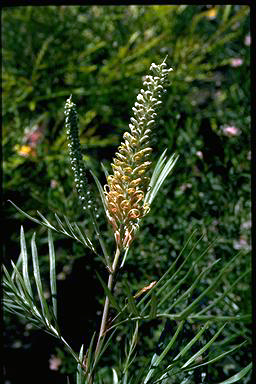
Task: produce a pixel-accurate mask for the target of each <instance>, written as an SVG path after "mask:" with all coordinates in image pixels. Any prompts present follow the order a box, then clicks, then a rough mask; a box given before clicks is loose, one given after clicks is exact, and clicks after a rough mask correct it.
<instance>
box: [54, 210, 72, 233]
mask: <svg viewBox="0 0 256 384" xmlns="http://www.w3.org/2000/svg"><path fill="white" fill-rule="evenodd" d="M54 215H55V217H56V220H57V222H58V224H59V227H60V228H61V231H62V232H63V233H64V234H65V235H68V236H70V235H69V234H68V232H67V231H66V229H65V227H64V226H63V223H62V221H61V220H60V218H59V216H58V215H57V213H54Z"/></svg>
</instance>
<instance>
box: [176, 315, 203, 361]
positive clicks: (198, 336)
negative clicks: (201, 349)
mask: <svg viewBox="0 0 256 384" xmlns="http://www.w3.org/2000/svg"><path fill="white" fill-rule="evenodd" d="M208 327H209V321H208V322H207V323H206V324H205V325H204V326H203V327H202V328H201V329H200V330H199V332H198V333H197V334H196V336H195V337H193V339H192V340H190V342H189V343H188V344H187V345H186V346H185V347H184V348H182V350H181V351H180V352H179V353H178V355H177V356H175V358H174V359H173V361H175V360H177V359H179V358H180V357H182V356H184V355H185V354H186V353H187V351H188V350H189V349H190V348H191V347H192V345H194V344H195V343H196V342H197V341H198V340H199V339H200V337H201V336H202V334H203V333H204V331H205V330H206V329H207V328H208Z"/></svg>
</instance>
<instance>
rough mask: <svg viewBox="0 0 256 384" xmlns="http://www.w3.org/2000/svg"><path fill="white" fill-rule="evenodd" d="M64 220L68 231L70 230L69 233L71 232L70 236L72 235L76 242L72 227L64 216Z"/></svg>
mask: <svg viewBox="0 0 256 384" xmlns="http://www.w3.org/2000/svg"><path fill="white" fill-rule="evenodd" d="M64 220H65V222H66V224H67V226H68V229H69V230H70V232H71V234H72V237H73V238H74V239H76V240H78V238H77V236H76V235H75V233H74V230H73V227H72V225H71V223H70V221H69V220H68V218H67V217H66V216H64Z"/></svg>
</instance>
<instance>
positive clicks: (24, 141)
mask: <svg viewBox="0 0 256 384" xmlns="http://www.w3.org/2000/svg"><path fill="white" fill-rule="evenodd" d="M2 42H3V77H2V78H3V106H2V125H3V134H2V140H3V141H2V146H3V203H4V210H5V224H4V225H5V230H6V233H8V236H6V239H5V242H4V248H3V251H4V252H3V259H4V262H5V263H6V264H7V265H8V264H9V263H10V259H13V260H16V259H17V257H18V255H19V229H20V225H21V224H23V225H24V229H25V234H26V237H27V239H28V240H29V239H30V238H31V235H32V232H33V231H34V230H36V231H37V233H38V235H37V239H38V240H37V241H38V245H39V248H40V251H39V252H40V253H41V263H42V269H43V270H44V271H45V272H46V271H47V268H48V267H47V247H46V243H47V232H46V231H45V229H43V228H40V227H38V226H37V225H36V224H34V223H32V222H29V221H28V220H27V219H25V218H24V217H22V216H21V215H20V213H18V212H17V211H15V209H14V208H13V207H12V206H11V204H10V203H9V202H7V200H8V199H11V200H13V201H14V202H15V203H16V204H17V205H18V206H20V207H21V208H22V209H23V210H24V211H26V212H27V213H29V214H31V215H32V216H36V210H39V211H40V212H42V213H43V214H45V215H46V216H47V217H49V218H52V217H54V212H56V213H57V214H59V215H60V216H62V215H63V214H65V215H66V216H67V217H68V218H69V219H70V220H73V221H77V222H80V223H82V225H84V227H86V226H87V224H88V220H87V218H86V217H84V215H83V212H81V206H80V204H79V201H78V198H77V194H76V191H75V189H74V183H73V175H72V171H71V168H70V165H69V158H68V149H67V139H66V134H65V129H64V113H63V109H64V104H65V100H66V99H67V98H68V97H69V95H70V94H71V93H72V95H73V100H74V101H75V103H76V104H77V107H78V115H79V127H80V134H81V143H82V148H83V153H84V160H85V164H86V167H88V168H90V169H92V170H93V171H94V172H95V173H96V175H97V176H98V177H99V178H100V180H101V182H102V184H104V183H105V179H104V174H103V172H102V169H101V165H100V163H101V162H103V163H104V165H105V166H106V167H107V168H108V169H109V170H110V162H111V159H112V157H113V155H114V153H115V151H116V149H117V146H118V145H119V143H120V141H121V138H122V134H123V133H124V132H125V130H127V128H128V123H129V118H130V116H131V108H132V106H133V104H134V102H135V100H136V95H137V94H138V92H139V90H140V88H141V86H142V77H143V76H145V75H146V74H147V73H148V70H149V67H150V64H151V63H152V62H155V63H157V64H158V63H160V62H161V61H162V60H163V59H164V57H165V56H166V55H168V59H167V63H168V66H171V67H172V68H173V72H171V74H170V87H169V89H168V92H167V93H166V95H165V96H164V100H165V102H164V103H163V106H162V108H161V111H160V117H159V120H158V125H157V128H156V131H155V135H154V137H153V140H152V146H153V148H154V154H153V157H154V159H155V160H156V159H157V158H158V157H159V155H160V153H162V151H163V150H164V149H165V148H168V151H169V154H171V153H172V152H173V151H177V152H178V153H179V154H180V158H179V160H178V163H177V165H176V167H175V171H174V173H173V175H172V176H171V177H169V178H168V181H166V182H165V184H164V186H163V188H162V191H161V192H160V193H159V195H158V197H157V199H156V200H155V201H154V204H153V206H152V209H151V213H150V215H148V216H147V217H145V219H144V220H143V224H142V228H141V231H140V233H139V234H138V239H137V240H136V242H135V243H134V247H133V249H132V251H131V252H130V255H129V258H128V259H127V267H126V270H125V272H124V275H125V276H126V277H128V278H129V281H130V283H131V286H132V289H134V290H137V289H138V288H141V287H143V286H144V285H146V284H148V283H150V282H151V281H153V280H156V279H158V278H159V276H160V275H161V274H162V273H164V271H165V270H166V268H167V266H168V265H169V263H170V262H171V261H172V260H173V259H174V258H175V257H176V256H177V254H178V252H179V251H180V249H181V248H182V245H183V244H184V242H185V240H186V239H187V238H188V236H189V234H190V233H191V231H192V229H193V228H194V227H195V225H196V226H199V227H200V230H201V231H202V232H203V233H205V235H206V236H205V240H204V241H202V247H203V246H205V242H206V241H211V240H213V239H215V238H217V239H218V241H217V243H216V245H215V247H214V255H215V257H222V258H224V259H228V258H230V257H231V256H232V255H233V254H234V253H235V252H237V251H238V250H240V249H242V250H250V230H251V229H250V228H251V216H250V211H251V203H250V158H251V151H250V44H251V41H250V8H249V7H248V6H241V5H217V6H206V5H168V6H163V5H159V6H158V5H150V6H135V5H130V6H120V5H119V6H64V5H63V6H36V7H35V6H26V7H6V8H4V9H3V12H2ZM89 179H90V178H89ZM90 181H91V184H92V186H91V188H92V190H93V191H95V194H96V202H97V203H98V204H99V205H100V199H99V196H98V193H97V190H96V188H95V186H94V185H93V180H91V179H90ZM101 227H102V231H103V233H104V236H105V238H106V241H107V244H108V246H109V249H111V247H113V244H114V242H113V239H112V235H111V231H110V230H109V229H108V228H107V226H106V224H105V221H104V214H103V211H102V210H101ZM54 239H55V244H56V252H57V257H58V259H57V260H58V270H57V272H58V283H59V287H58V288H59V292H60V295H59V301H60V302H61V303H60V313H61V314H62V316H61V320H62V322H63V324H62V326H63V329H64V332H66V334H67V338H68V339H69V340H73V345H74V346H75V347H76V348H77V349H78V348H80V345H81V343H82V342H85V343H86V344H87V343H88V340H89V338H90V336H91V335H92V332H93V330H94V326H95V322H96V323H97V322H98V321H99V318H100V317H99V315H100V310H101V307H102V303H103V299H102V293H103V292H102V289H101V287H99V283H98V281H97V279H96V276H95V273H94V269H95V268H97V269H98V270H100V271H102V273H104V267H103V266H102V265H101V262H100V260H97V258H95V257H94V256H93V255H91V254H90V252H89V251H88V250H84V248H82V247H81V246H80V245H79V244H77V243H74V242H72V241H71V240H69V239H66V238H63V237H62V236H60V235H56V234H55V235H54ZM112 249H113V248H112ZM204 262H205V261H204ZM249 263H250V256H248V255H247V256H246V257H245V258H244V259H242V260H240V261H239V263H238V264H237V265H236V266H235V271H233V272H232V276H231V277H230V278H231V281H232V280H234V279H235V278H236V276H237V275H238V274H239V273H241V271H243V270H244V269H245V267H246V266H247V265H248V264H249ZM85 277H86V279H85ZM85 280H86V281H85ZM227 284H228V282H227ZM249 285H250V281H243V282H241V283H240V285H239V286H238V287H237V289H236V292H235V294H234V296H235V299H236V300H237V301H238V302H239V306H240V308H241V310H245V311H246V310H247V312H248V311H250V300H251V299H250V288H249ZM88 287H90V290H89V294H88V293H87V292H88ZM117 289H118V286H117ZM119 289H121V288H120V287H119ZM70 314H72V316H70ZM5 324H6V326H5V331H4V335H5V350H6V362H5V368H4V369H5V371H6V384H7V381H9V382H10V383H17V382H18V378H19V379H20V378H21V377H24V379H25V377H26V381H27V383H29V382H34V381H33V379H34V376H33V375H32V373H31V372H29V367H30V362H31V365H33V367H35V368H36V369H37V370H38V369H42V375H43V372H45V373H44V375H45V376H44V377H45V378H46V379H48V380H50V381H48V382H58V383H62V382H63V383H64V382H66V378H65V374H68V373H69V372H70V371H71V370H72V368H73V365H72V362H71V361H70V359H69V358H68V357H67V356H66V354H63V353H62V351H61V350H60V349H58V348H57V349H56V348H55V346H54V344H53V343H52V342H51V341H50V340H49V339H47V336H43V338H42V336H41V334H40V333H38V332H37V331H35V330H33V329H30V327H29V326H26V327H24V322H23V321H22V320H18V319H16V318H13V317H9V316H8V315H6V316H5ZM74 328H75V329H74ZM244 333H245V334H247V333H249V326H245V329H244ZM158 337H159V334H158ZM147 338H148V340H147ZM144 339H145V340H146V344H147V346H145V347H143V346H142V344H141V350H140V351H139V356H141V359H142V362H143V356H144V355H145V354H147V353H151V352H152V351H153V347H154V345H155V344H154V342H155V341H156V342H157V338H156V336H154V332H153V331H152V330H149V329H145V333H144ZM143 348H145V349H143ZM112 352H113V353H109V354H107V355H106V357H105V360H103V365H104V364H106V365H107V364H112V363H113V362H114V363H116V361H117V360H118V356H116V355H118V346H117V345H116V346H113V351H112ZM245 354H246V351H244V352H243V351H241V353H240V355H239V353H237V356H234V357H233V358H230V360H227V361H225V362H222V364H220V368H219V371H213V373H212V378H213V381H212V382H216V381H217V380H219V378H220V377H221V378H222V376H223V378H225V377H226V376H225V375H228V376H230V375H232V374H234V373H235V372H236V371H237V370H238V369H239V368H240V367H242V366H243V364H244V362H245V360H246V359H248V357H245ZM21 356H23V357H24V359H25V360H26V363H24V362H23V360H22V362H21V360H20V359H21ZM35 356H36V357H37V360H36V363H32V361H33V359H34V358H35ZM51 356H52V359H53V360H54V358H55V359H60V360H59V362H60V361H61V365H60V366H59V367H58V370H54V369H51V370H49V359H50V358H51ZM14 361H15V362H16V363H15V365H16V364H18V368H17V365H16V368H15V372H14V371H13V364H14ZM17 362H18V363H17ZM55 362H56V360H55ZM41 367H42V368H41ZM31 371H32V369H31ZM59 372H62V373H64V375H61V374H60V373H59ZM17 375H18V376H17ZM29 375H30V376H31V377H30V376H29ZM107 375H108V373H107V372H106V376H107ZM220 375H222V376H220ZM54 380H55V381H54ZM246 380H247V379H244V383H246Z"/></svg>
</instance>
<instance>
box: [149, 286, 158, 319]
mask: <svg viewBox="0 0 256 384" xmlns="http://www.w3.org/2000/svg"><path fill="white" fill-rule="evenodd" d="M157 300H158V299H157V297H156V294H155V291H154V292H153V293H152V298H151V300H150V312H149V318H150V319H151V320H152V319H154V318H155V317H156V312H157V304H158V302H157Z"/></svg>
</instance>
